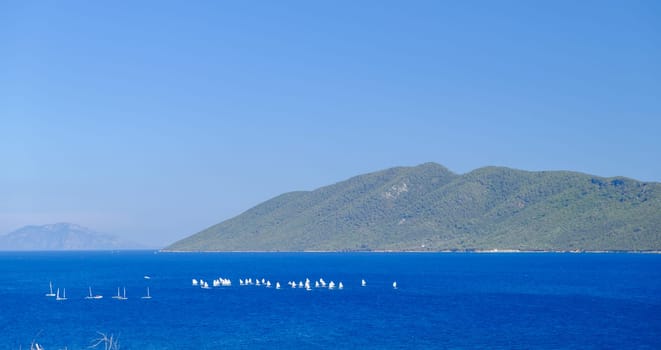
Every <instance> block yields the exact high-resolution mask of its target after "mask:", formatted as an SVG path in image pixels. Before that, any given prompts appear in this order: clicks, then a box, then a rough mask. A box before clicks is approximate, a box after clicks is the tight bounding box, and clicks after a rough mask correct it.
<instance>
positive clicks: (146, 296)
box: [140, 287, 151, 299]
mask: <svg viewBox="0 0 661 350" xmlns="http://www.w3.org/2000/svg"><path fill="white" fill-rule="evenodd" d="M140 299H151V295H149V287H147V295H145V296H143V297H140Z"/></svg>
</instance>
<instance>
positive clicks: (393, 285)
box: [392, 281, 397, 289]
mask: <svg viewBox="0 0 661 350" xmlns="http://www.w3.org/2000/svg"><path fill="white" fill-rule="evenodd" d="M392 289H397V281H395V282H393V283H392Z"/></svg>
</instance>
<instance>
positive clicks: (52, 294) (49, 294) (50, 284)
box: [46, 281, 55, 297]
mask: <svg viewBox="0 0 661 350" xmlns="http://www.w3.org/2000/svg"><path fill="white" fill-rule="evenodd" d="M48 286H49V288H50V293H46V296H47V297H54V296H55V293H53V282H52V281H50V282H48Z"/></svg>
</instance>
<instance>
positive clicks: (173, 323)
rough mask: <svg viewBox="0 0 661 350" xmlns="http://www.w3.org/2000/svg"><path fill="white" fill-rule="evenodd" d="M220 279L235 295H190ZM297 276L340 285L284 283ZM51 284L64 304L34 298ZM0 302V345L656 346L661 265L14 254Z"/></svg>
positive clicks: (582, 257) (562, 259)
mask: <svg viewBox="0 0 661 350" xmlns="http://www.w3.org/2000/svg"><path fill="white" fill-rule="evenodd" d="M145 275H148V276H150V277H151V279H145V278H144V277H143V276H145ZM218 277H224V278H230V279H231V280H232V282H233V286H232V287H223V288H215V289H210V290H203V289H200V288H196V287H192V286H191V279H192V278H203V279H205V280H208V281H209V282H210V283H211V280H213V279H214V278H218ZM246 277H250V278H253V279H255V278H260V279H261V278H265V279H268V280H270V281H271V282H272V283H273V284H275V282H276V281H279V282H280V283H281V284H282V290H275V289H274V288H270V289H269V288H265V287H256V286H243V287H242V286H239V285H238V284H239V283H238V280H239V278H246ZM306 277H307V278H310V279H311V280H316V279H319V278H324V279H325V280H326V281H331V280H332V281H335V282H336V283H337V282H339V281H342V282H343V284H344V286H345V288H344V290H327V289H314V288H313V290H312V291H310V292H307V291H305V290H303V289H298V288H297V289H291V288H290V287H289V286H287V285H286V282H287V281H290V280H296V281H304V280H305V278H306ZM363 278H364V279H365V280H367V284H368V285H367V286H366V287H360V280H361V279H363ZM51 280H52V281H53V284H54V286H55V287H56V288H57V287H59V288H66V291H67V297H68V298H69V299H68V300H67V301H59V302H58V301H55V300H54V298H49V297H46V296H44V294H45V293H47V292H48V282H49V281H51ZM395 280H396V281H397V283H398V286H399V288H398V289H397V290H393V288H392V282H393V281H395ZM88 286H91V287H92V288H93V291H94V294H103V295H104V298H103V299H101V300H85V299H84V296H85V295H86V294H87V288H88ZM147 286H149V287H150V290H151V295H152V296H153V299H151V300H143V299H140V296H142V295H144V294H145V290H146V287H147ZM117 287H122V288H123V287H126V291H127V297H128V298H129V299H128V300H125V301H119V300H115V299H112V298H111V296H112V295H114V294H116V292H117ZM0 302H1V303H2V306H1V307H0V349H19V348H21V347H22V348H23V349H26V348H28V347H29V344H30V342H31V341H32V340H37V341H38V342H39V343H40V344H42V345H44V346H45V347H46V350H50V349H63V348H64V347H67V349H69V350H71V349H84V348H87V347H88V346H89V345H90V342H91V340H92V339H93V338H95V337H96V336H97V333H96V332H104V333H107V334H114V335H115V336H119V338H120V344H121V348H122V349H219V348H247V347H251V348H286V347H288V348H301V347H308V348H321V347H328V348H374V349H384V348H422V349H428V348H439V349H531V348H536V349H560V348H563V349H567V348H573V349H659V348H661V255H651V254H649V255H648V254H551V253H548V254H547V253H545V254H532V253H531V254H526V253H521V254H468V253H439V254H405V253H396V254H395V253H393V254H385V253H217V254H205V253H201V254H175V253H168V254H164V253H156V252H152V251H148V252H146V251H142V252H76V253H54V252H30V253H18V252H10V253H0Z"/></svg>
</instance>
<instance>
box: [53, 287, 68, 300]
mask: <svg viewBox="0 0 661 350" xmlns="http://www.w3.org/2000/svg"><path fill="white" fill-rule="evenodd" d="M55 300H67V289H66V288H64V290H63V291H62V297H60V288H58V289H57V294H55Z"/></svg>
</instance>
